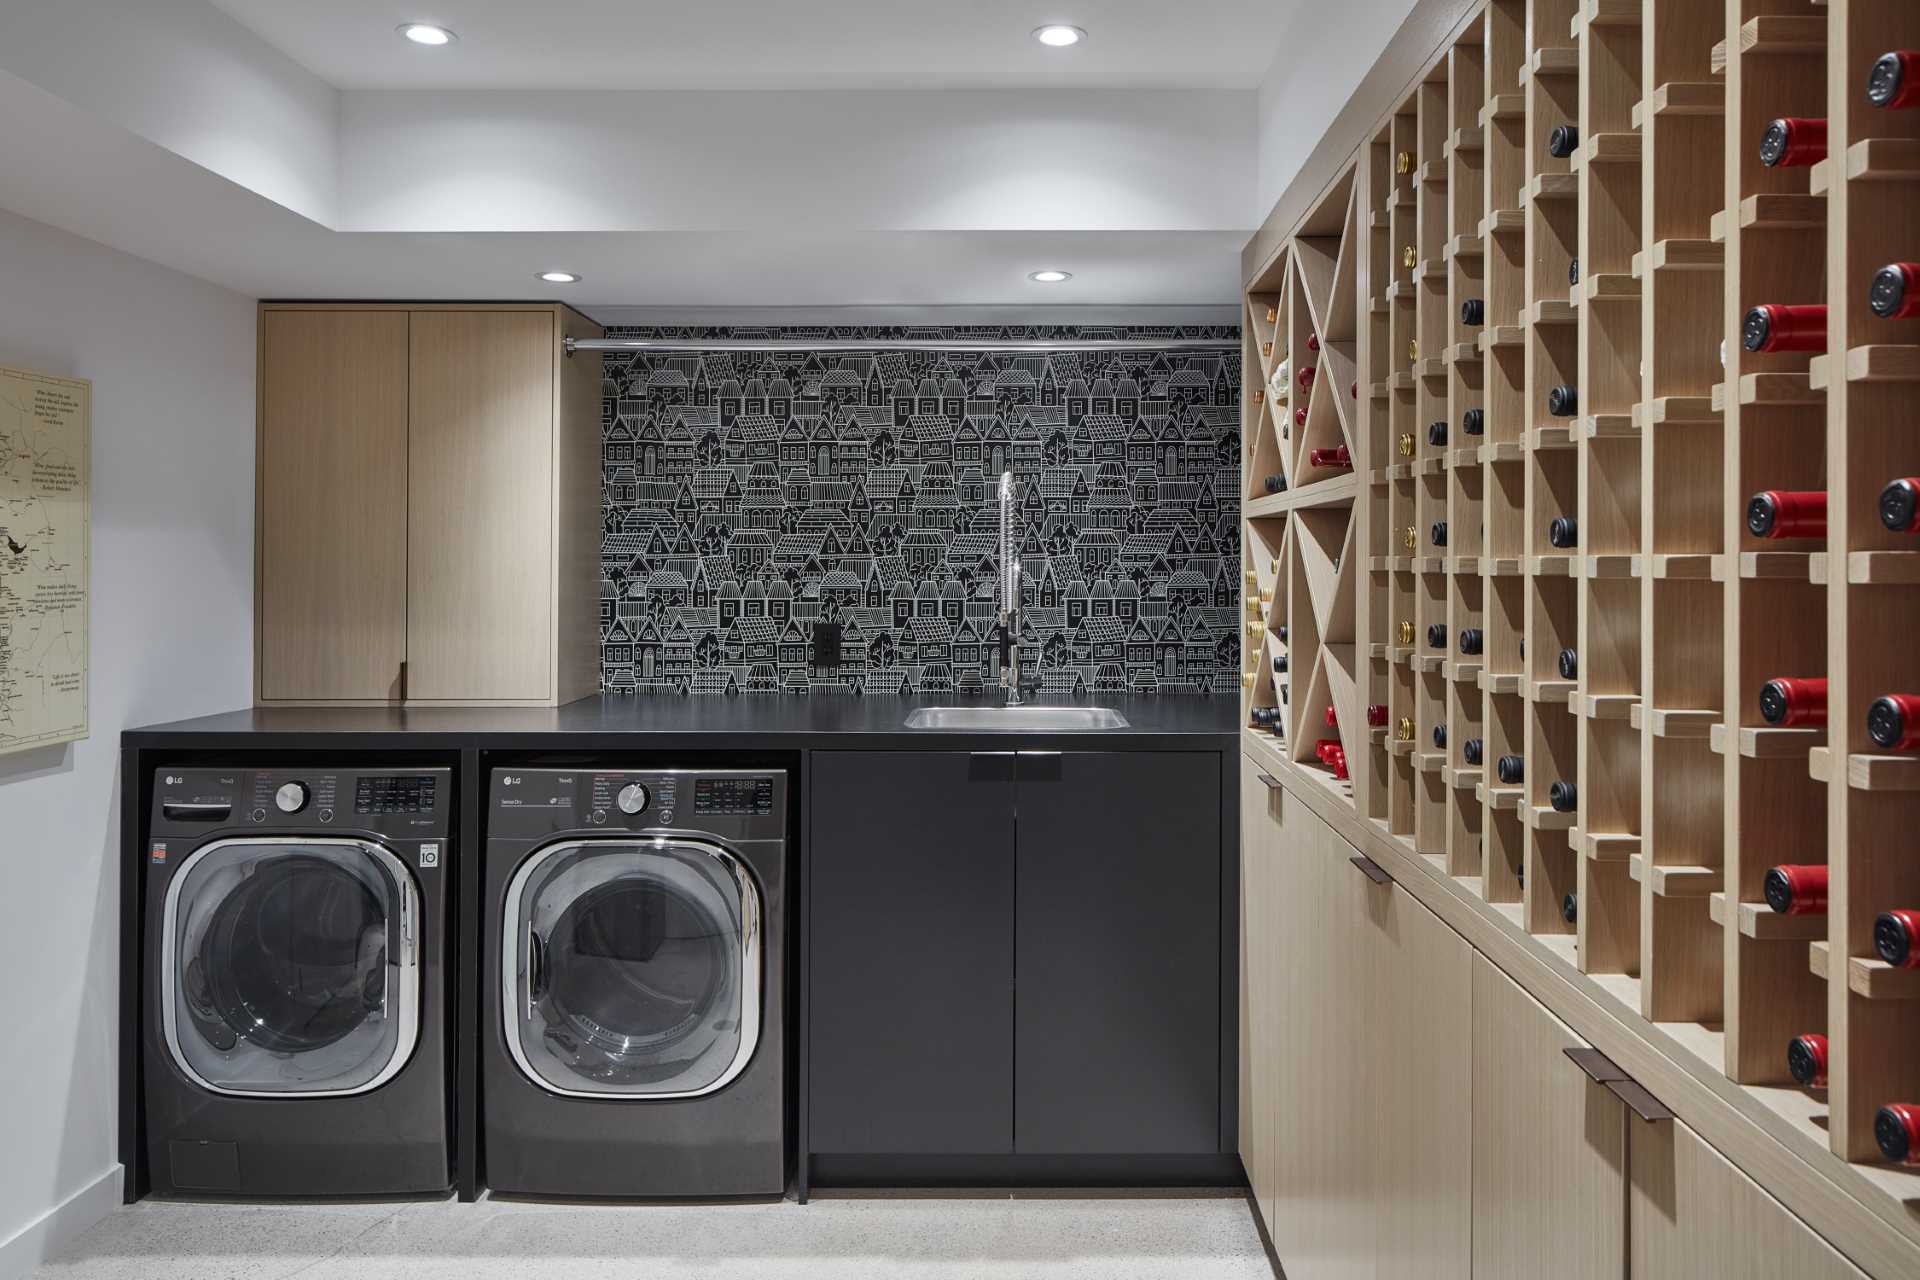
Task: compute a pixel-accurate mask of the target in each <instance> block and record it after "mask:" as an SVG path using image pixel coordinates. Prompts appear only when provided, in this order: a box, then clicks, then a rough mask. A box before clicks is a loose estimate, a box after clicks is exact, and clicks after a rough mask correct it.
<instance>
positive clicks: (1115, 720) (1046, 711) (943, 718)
mask: <svg viewBox="0 0 1920 1280" xmlns="http://www.w3.org/2000/svg"><path fill="white" fill-rule="evenodd" d="M1126 727H1127V718H1126V717H1125V716H1123V715H1121V714H1120V713H1119V712H1118V711H1115V710H1114V709H1113V708H1111V707H1045V706H1020V707H921V708H920V709H919V710H918V711H915V712H913V713H911V714H910V715H908V716H907V728H909V729H961V730H965V729H1012V730H1016V731H1020V730H1024V731H1026V732H1028V733H1042V732H1047V731H1053V732H1059V731H1061V730H1074V729H1124V728H1126Z"/></svg>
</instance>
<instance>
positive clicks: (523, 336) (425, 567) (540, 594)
mask: <svg viewBox="0 0 1920 1280" xmlns="http://www.w3.org/2000/svg"><path fill="white" fill-rule="evenodd" d="M412 321H413V338H412V358H411V362H410V368H411V378H410V392H409V403H410V405H411V416H412V440H411V447H410V449H409V458H410V473H411V475H410V483H409V486H408V491H409V504H408V520H407V569H408V573H407V697H408V699H409V701H416V702H433V701H444V702H515V701H528V702H539V701H545V700H548V699H550V698H552V697H553V692H554V576H553V575H554V537H555V534H554V519H555V517H554V359H555V355H554V352H555V346H554V330H553V326H554V316H553V313H552V312H551V311H416V312H414V313H413V317H412Z"/></svg>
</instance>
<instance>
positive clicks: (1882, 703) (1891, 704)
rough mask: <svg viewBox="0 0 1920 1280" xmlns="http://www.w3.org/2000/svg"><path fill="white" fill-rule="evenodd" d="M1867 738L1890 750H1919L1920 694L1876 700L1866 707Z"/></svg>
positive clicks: (1892, 696)
mask: <svg viewBox="0 0 1920 1280" xmlns="http://www.w3.org/2000/svg"><path fill="white" fill-rule="evenodd" d="M1867 736H1868V737H1870V738H1872V739H1873V740H1874V742H1875V743H1876V744H1877V745H1879V746H1880V747H1881V748H1882V749H1884V750H1887V751H1920V694H1912V693H1889V694H1887V695H1886V696H1885V697H1882V698H1875V699H1874V700H1873V705H1872V706H1870V707H1868V708H1867Z"/></svg>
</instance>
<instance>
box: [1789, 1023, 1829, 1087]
mask: <svg viewBox="0 0 1920 1280" xmlns="http://www.w3.org/2000/svg"><path fill="white" fill-rule="evenodd" d="M1787 1074H1788V1075H1790V1076H1792V1077H1793V1082H1794V1083H1795V1084H1797V1085H1800V1086H1802V1087H1803V1088H1808V1089H1824V1088H1826V1087H1827V1038H1826V1037H1825V1036H1823V1035H1821V1034H1820V1033H1819V1032H1817V1031H1809V1032H1806V1033H1805V1034H1803V1035H1797V1036H1795V1037H1794V1038H1793V1039H1791V1040H1789V1041H1787Z"/></svg>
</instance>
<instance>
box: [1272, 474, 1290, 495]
mask: <svg viewBox="0 0 1920 1280" xmlns="http://www.w3.org/2000/svg"><path fill="white" fill-rule="evenodd" d="M1286 489H1287V478H1286V477H1285V476H1268V477H1267V492H1268V493H1285V492H1286Z"/></svg>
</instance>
